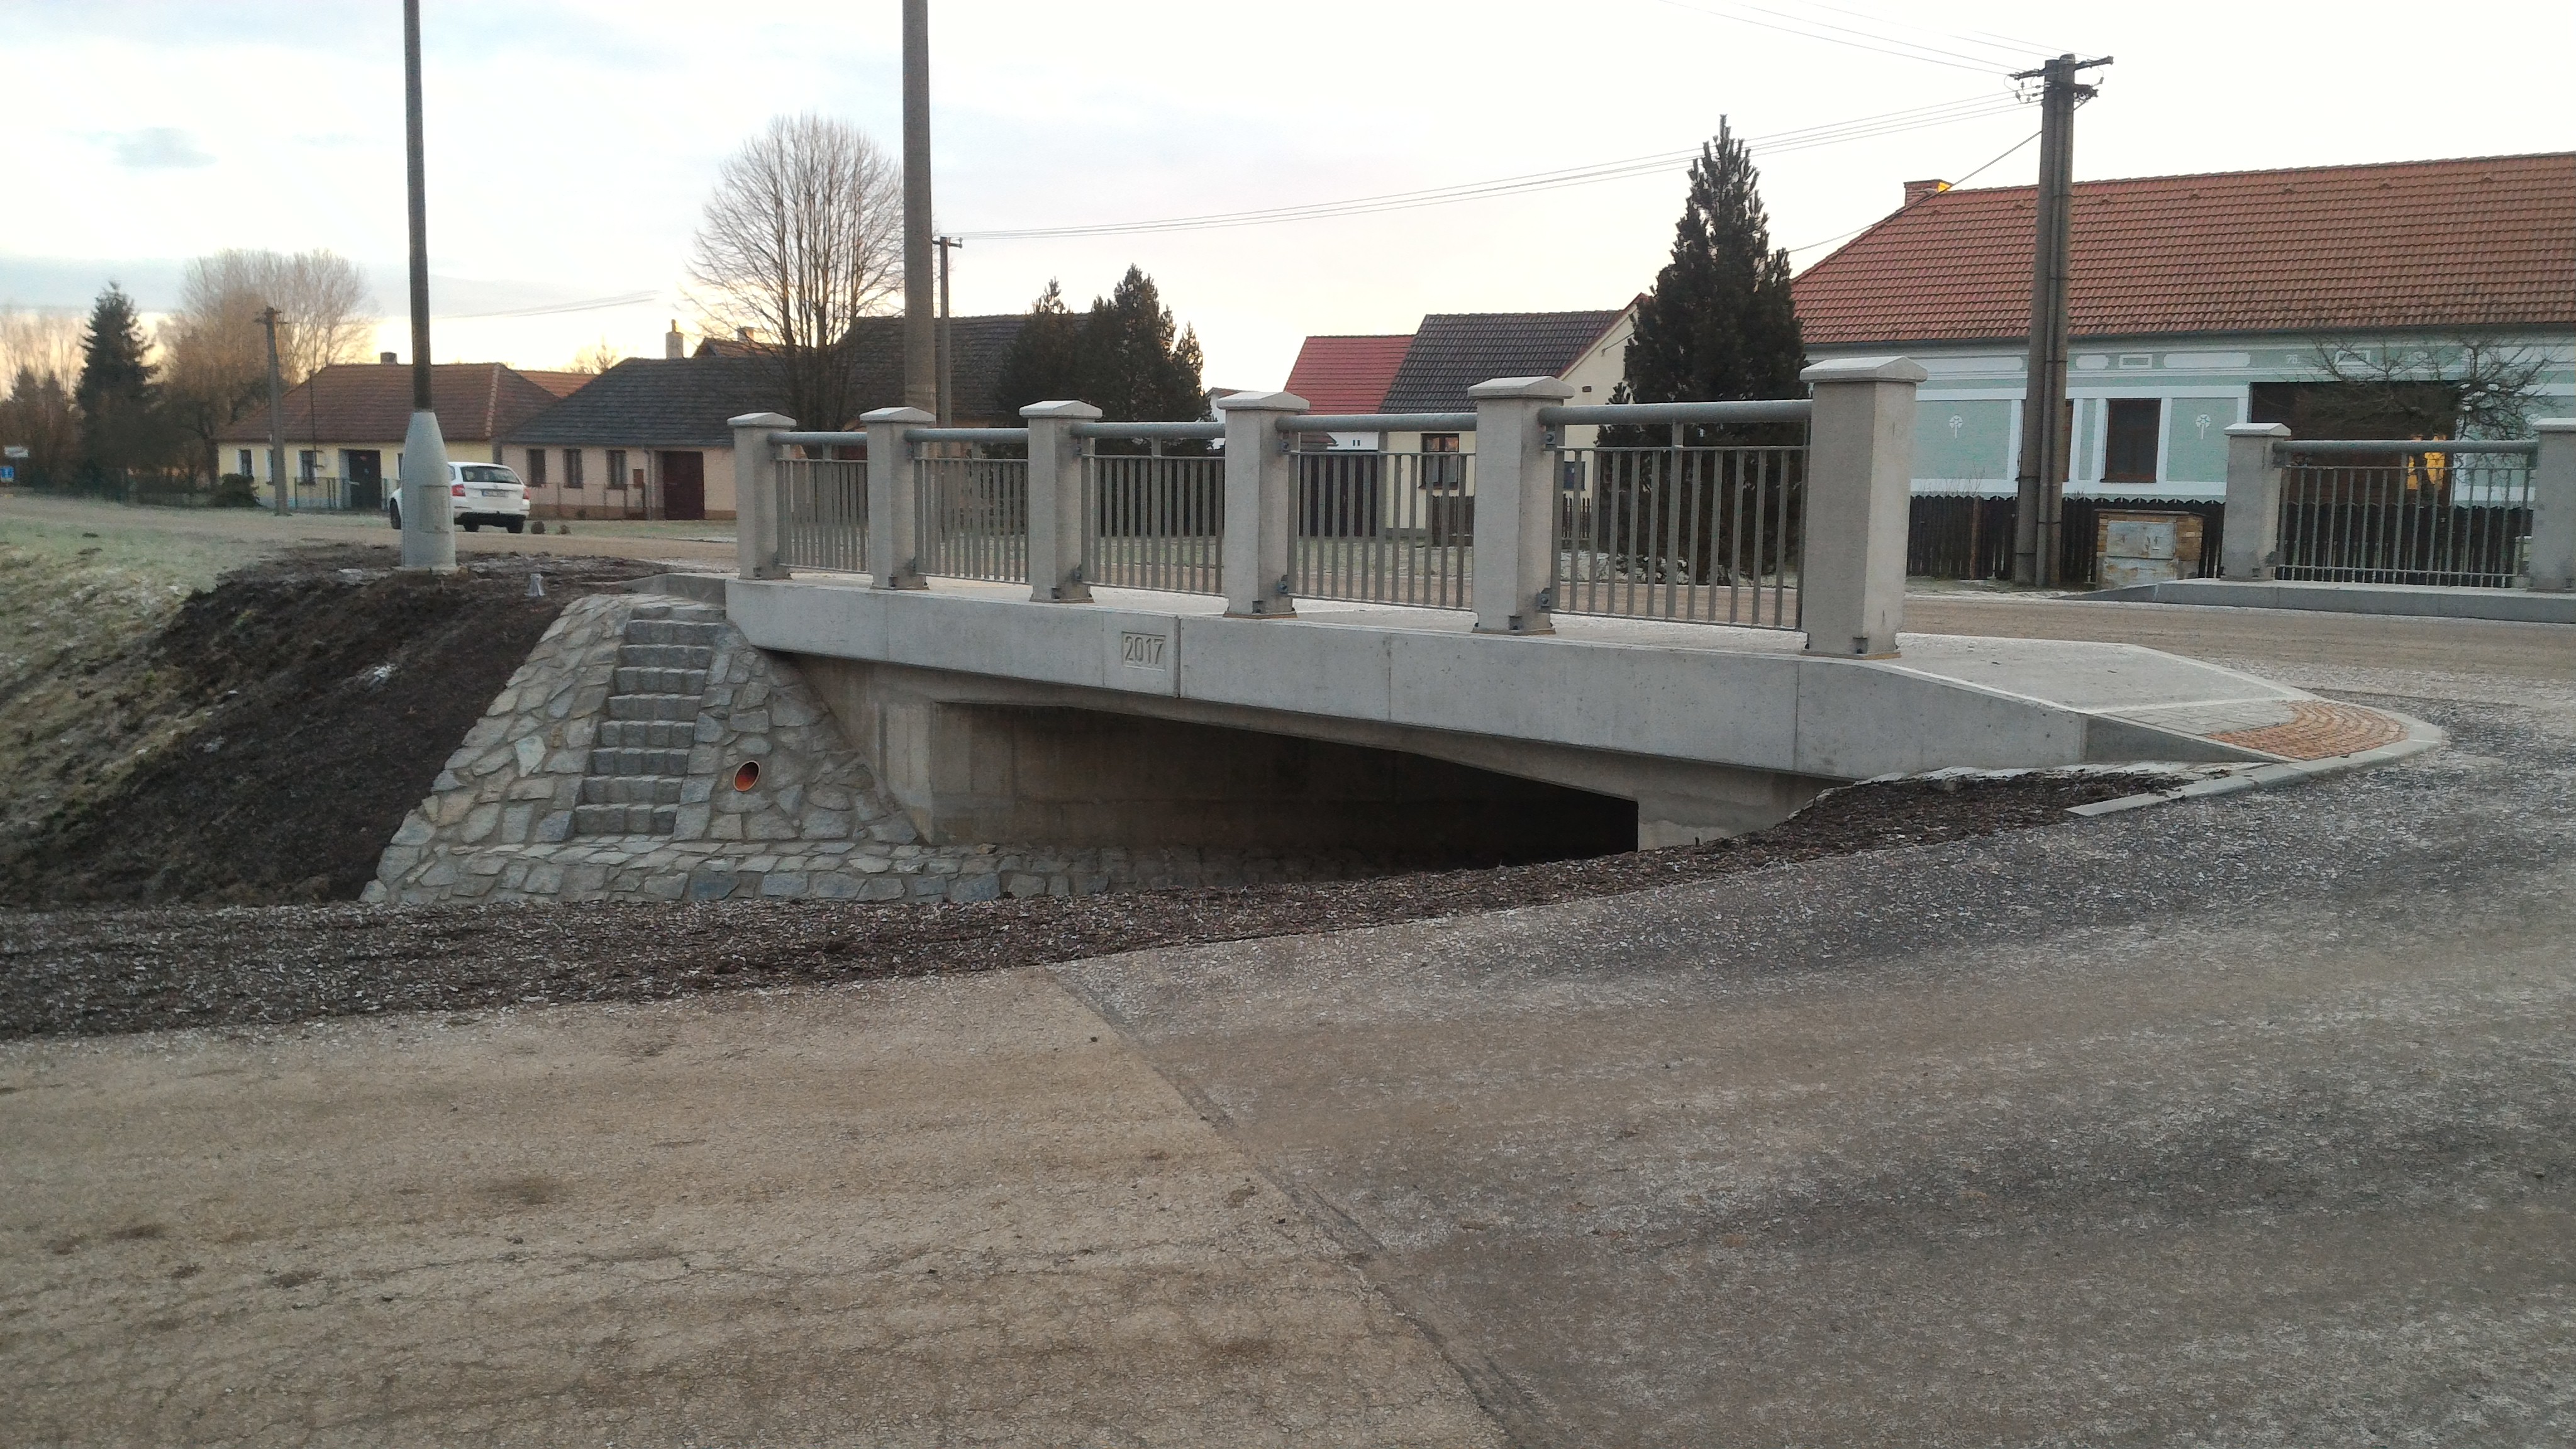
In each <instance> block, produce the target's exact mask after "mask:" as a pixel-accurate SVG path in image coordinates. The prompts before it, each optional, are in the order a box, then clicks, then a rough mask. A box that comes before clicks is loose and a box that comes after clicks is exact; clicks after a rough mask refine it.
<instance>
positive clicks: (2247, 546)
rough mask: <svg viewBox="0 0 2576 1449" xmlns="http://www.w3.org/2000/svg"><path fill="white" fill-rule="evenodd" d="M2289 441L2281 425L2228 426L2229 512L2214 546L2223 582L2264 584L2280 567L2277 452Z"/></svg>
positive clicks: (2278, 469)
mask: <svg viewBox="0 0 2576 1449" xmlns="http://www.w3.org/2000/svg"><path fill="white" fill-rule="evenodd" d="M2289 436H2290V430H2289V429H2288V428H2287V427H2285V426H2283V425H2282V424H2280V423H2230V424H2228V425H2227V510H2226V512H2225V513H2224V514H2223V515H2222V516H2221V520H2220V523H2219V541H2218V572H2219V576H2220V577H2222V578H2230V579H2268V578H2270V577H2272V569H2273V566H2274V565H2275V564H2277V563H2279V561H2280V553H2281V460H2280V458H2279V457H2278V456H2276V455H2275V448H2276V446H2277V445H2278V444H2280V443H2282V442H2284V441H2286V440H2287V439H2288V438H2289Z"/></svg>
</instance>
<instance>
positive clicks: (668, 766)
mask: <svg viewBox="0 0 2576 1449" xmlns="http://www.w3.org/2000/svg"><path fill="white" fill-rule="evenodd" d="M586 773H587V774H590V775H685V774H687V773H689V752H688V751H687V750H635V749H615V750H592V751H591V752H590V769H589V770H588V771H587V772H586Z"/></svg>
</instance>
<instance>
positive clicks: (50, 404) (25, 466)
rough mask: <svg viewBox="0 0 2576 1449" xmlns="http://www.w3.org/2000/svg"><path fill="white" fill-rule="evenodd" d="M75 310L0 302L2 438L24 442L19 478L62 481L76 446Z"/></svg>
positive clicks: (77, 449) (77, 353) (18, 443)
mask: <svg viewBox="0 0 2576 1449" xmlns="http://www.w3.org/2000/svg"><path fill="white" fill-rule="evenodd" d="M80 367H81V316H80V314H79V313H77V312H67V311H39V310H29V309H21V308H18V307H15V306H10V307H0V444H8V445H10V446H13V447H20V448H25V449H26V450H27V458H26V460H25V461H24V462H22V463H19V464H18V465H17V474H18V481H19V482H21V483H60V482H63V481H65V480H67V479H68V478H69V477H70V476H71V471H72V466H73V463H74V460H75V459H76V458H77V456H78V454H79V452H80V418H79V415H78V414H77V413H75V412H74V411H73V409H72V387H73V385H74V384H75V383H77V382H78V381H79V380H80Z"/></svg>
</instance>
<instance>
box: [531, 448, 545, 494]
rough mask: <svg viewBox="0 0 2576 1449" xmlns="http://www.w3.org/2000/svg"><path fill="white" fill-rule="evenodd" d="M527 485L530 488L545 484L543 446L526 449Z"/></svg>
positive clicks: (541, 486) (540, 486)
mask: <svg viewBox="0 0 2576 1449" xmlns="http://www.w3.org/2000/svg"><path fill="white" fill-rule="evenodd" d="M528 486H529V487H531V488H543V487H545V486H546V450H545V449H543V448H530V449H529V450H528Z"/></svg>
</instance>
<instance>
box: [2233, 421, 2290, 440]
mask: <svg viewBox="0 0 2576 1449" xmlns="http://www.w3.org/2000/svg"><path fill="white" fill-rule="evenodd" d="M2289 435H2290V425H2289V424H2288V423H2229V424H2228V425H2227V436H2229V437H2231V438H2286V437H2288V436H2289Z"/></svg>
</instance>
